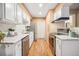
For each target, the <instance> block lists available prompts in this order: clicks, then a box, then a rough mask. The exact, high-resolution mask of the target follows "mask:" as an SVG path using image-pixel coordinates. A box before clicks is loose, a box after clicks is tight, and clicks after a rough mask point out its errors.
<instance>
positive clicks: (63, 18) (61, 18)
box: [52, 17, 69, 23]
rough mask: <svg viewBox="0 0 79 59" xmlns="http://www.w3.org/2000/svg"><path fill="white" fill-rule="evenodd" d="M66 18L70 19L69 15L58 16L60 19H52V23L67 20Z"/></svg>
mask: <svg viewBox="0 0 79 59" xmlns="http://www.w3.org/2000/svg"><path fill="white" fill-rule="evenodd" d="M66 20H69V17H60V18H58V19H56V20H54V21H52V23H54V22H59V21H66Z"/></svg>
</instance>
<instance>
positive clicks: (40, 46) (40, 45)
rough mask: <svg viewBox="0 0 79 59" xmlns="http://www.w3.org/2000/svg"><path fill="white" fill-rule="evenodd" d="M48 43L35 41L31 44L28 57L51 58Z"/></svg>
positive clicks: (39, 40) (41, 40) (51, 54)
mask: <svg viewBox="0 0 79 59" xmlns="http://www.w3.org/2000/svg"><path fill="white" fill-rule="evenodd" d="M49 45H50V44H49V42H48V41H47V40H45V39H37V40H36V41H34V42H33V44H32V46H31V48H30V50H29V54H28V56H53V55H54V54H53V53H52V51H51V49H50V48H49Z"/></svg>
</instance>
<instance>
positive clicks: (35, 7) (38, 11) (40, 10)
mask: <svg viewBox="0 0 79 59" xmlns="http://www.w3.org/2000/svg"><path fill="white" fill-rule="evenodd" d="M39 4H40V3H26V4H25V5H26V7H27V9H28V10H29V12H30V13H31V15H32V16H33V17H45V16H46V14H47V12H48V10H49V9H52V8H54V7H55V5H56V3H42V7H40V6H39Z"/></svg>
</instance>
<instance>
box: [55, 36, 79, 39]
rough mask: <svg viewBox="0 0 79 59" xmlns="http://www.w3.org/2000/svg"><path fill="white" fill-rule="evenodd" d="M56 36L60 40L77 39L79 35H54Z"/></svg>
mask: <svg viewBox="0 0 79 59" xmlns="http://www.w3.org/2000/svg"><path fill="white" fill-rule="evenodd" d="M55 36H56V38H59V39H61V40H79V37H70V36H69V35H55Z"/></svg>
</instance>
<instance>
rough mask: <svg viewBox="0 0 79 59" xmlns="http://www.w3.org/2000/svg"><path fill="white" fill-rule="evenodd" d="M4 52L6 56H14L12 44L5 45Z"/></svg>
mask: <svg viewBox="0 0 79 59" xmlns="http://www.w3.org/2000/svg"><path fill="white" fill-rule="evenodd" d="M5 52H6V56H14V54H15V50H14V44H6V45H5Z"/></svg>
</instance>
